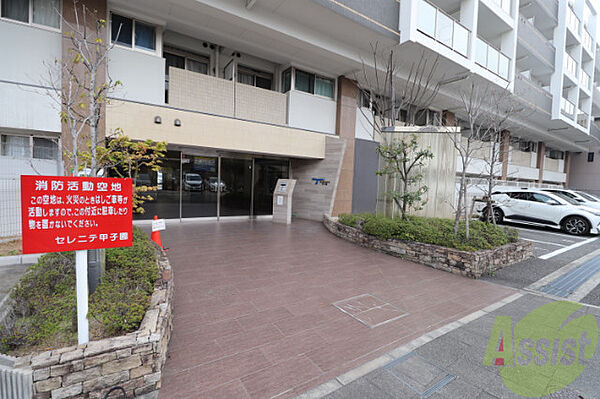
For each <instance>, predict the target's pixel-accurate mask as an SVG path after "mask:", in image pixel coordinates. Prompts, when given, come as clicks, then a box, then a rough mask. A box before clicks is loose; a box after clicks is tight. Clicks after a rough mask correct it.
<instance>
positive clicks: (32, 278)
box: [0, 227, 158, 352]
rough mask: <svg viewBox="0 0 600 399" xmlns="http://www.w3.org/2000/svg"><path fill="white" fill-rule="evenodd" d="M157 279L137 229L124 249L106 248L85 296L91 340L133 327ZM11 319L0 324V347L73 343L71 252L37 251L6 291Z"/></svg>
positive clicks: (147, 242)
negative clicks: (102, 269) (95, 282)
mask: <svg viewBox="0 0 600 399" xmlns="http://www.w3.org/2000/svg"><path fill="white" fill-rule="evenodd" d="M157 278H158V266H157V263H156V252H155V249H154V247H153V244H152V242H151V241H150V240H149V239H148V237H147V236H146V235H145V234H144V232H142V231H141V230H139V229H138V228H135V227H134V229H133V244H132V246H131V247H128V248H111V249H107V250H106V273H105V274H104V276H103V278H102V282H101V283H100V285H99V286H98V288H97V289H96V291H95V292H94V293H93V294H92V295H91V296H90V299H89V314H88V318H89V320H90V330H91V333H92V337H93V338H94V339H98V338H103V337H106V336H111V335H116V334H122V333H126V332H129V331H133V330H135V329H136V328H137V327H138V326H139V324H140V322H141V321H142V319H143V317H144V314H145V312H146V309H147V308H148V305H149V303H150V298H151V296H152V292H153V290H154V283H155V281H156V279H157ZM11 298H12V299H13V301H14V305H15V306H14V317H13V318H12V323H10V325H9V326H7V327H6V328H4V329H1V328H0V352H7V351H13V350H17V351H19V350H20V349H33V350H35V349H36V348H38V349H44V348H47V347H57V346H63V345H71V344H75V343H76V342H77V305H76V292H75V259H74V253H73V252H63V253H52V254H47V255H44V256H42V257H41V258H40V259H39V261H38V263H36V264H35V265H33V266H32V267H31V268H30V269H29V270H28V272H27V273H26V274H25V275H24V276H23V277H22V278H21V280H20V281H19V283H18V284H17V286H16V287H15V288H14V289H13V291H12V293H11Z"/></svg>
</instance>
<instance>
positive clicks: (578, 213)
mask: <svg viewBox="0 0 600 399" xmlns="http://www.w3.org/2000/svg"><path fill="white" fill-rule="evenodd" d="M492 201H493V205H492V215H493V218H494V219H495V221H496V223H502V222H503V221H510V222H514V223H523V224H529V225H534V226H545V227H552V228H556V229H561V230H562V231H564V232H565V233H568V234H573V235H586V234H589V233H592V234H598V233H600V230H599V229H600V210H598V209H594V208H590V207H587V206H584V205H581V204H580V203H578V202H577V201H575V200H573V199H570V198H569V197H568V196H559V195H557V194H554V193H550V192H547V191H542V190H529V189H527V190H518V189H514V190H508V191H502V192H495V193H494V194H492ZM481 215H482V216H481V217H482V218H485V217H486V216H487V215H488V212H487V206H485V205H484V207H483V209H481Z"/></svg>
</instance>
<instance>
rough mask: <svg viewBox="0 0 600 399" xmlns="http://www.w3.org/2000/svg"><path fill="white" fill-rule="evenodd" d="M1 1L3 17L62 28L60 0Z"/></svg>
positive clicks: (0, 14) (1, 14)
mask: <svg viewBox="0 0 600 399" xmlns="http://www.w3.org/2000/svg"><path fill="white" fill-rule="evenodd" d="M1 3H2V8H1V10H0V11H1V12H0V16H2V17H3V18H7V19H12V20H14V21H20V22H25V23H33V24H35V25H43V26H48V27H51V28H55V29H59V28H60V14H59V10H60V8H61V7H60V0H2V1H1Z"/></svg>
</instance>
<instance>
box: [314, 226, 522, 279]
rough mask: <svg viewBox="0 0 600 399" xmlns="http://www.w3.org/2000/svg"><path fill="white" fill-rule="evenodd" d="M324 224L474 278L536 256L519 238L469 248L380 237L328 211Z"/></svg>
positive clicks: (395, 252) (345, 235)
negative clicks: (488, 247) (480, 247)
mask: <svg viewBox="0 0 600 399" xmlns="http://www.w3.org/2000/svg"><path fill="white" fill-rule="evenodd" d="M323 224H324V225H325V227H326V228H327V230H329V231H330V232H332V233H333V234H335V235H336V236H338V237H341V238H343V239H345V240H348V241H351V242H354V243H356V244H358V245H360V246H363V247H366V248H371V249H374V250H376V251H380V252H384V253H386V254H389V255H393V256H397V257H399V258H402V259H406V260H409V261H412V262H416V263H421V264H424V265H427V266H431V267H433V268H434V269H440V270H445V271H447V272H451V273H455V274H460V275H463V276H469V277H472V278H479V277H481V275H482V274H485V273H491V272H493V271H495V270H498V269H501V268H503V267H504V266H507V265H511V264H513V263H517V262H521V261H523V260H525V259H528V258H530V257H531V256H533V245H532V244H531V242H528V241H517V242H515V243H510V244H506V245H503V246H501V247H498V248H494V249H487V250H480V251H475V252H466V251H459V250H457V249H452V248H446V247H441V246H439V245H432V244H423V243H419V242H411V241H401V240H385V241H384V240H380V239H378V238H377V237H375V236H372V235H369V234H366V233H364V232H363V231H361V230H359V229H357V228H354V227H350V226H346V225H344V224H341V223H339V222H338V221H337V218H332V217H329V216H326V215H325V216H324V217H323Z"/></svg>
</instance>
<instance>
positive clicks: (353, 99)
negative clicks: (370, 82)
mask: <svg viewBox="0 0 600 399" xmlns="http://www.w3.org/2000/svg"><path fill="white" fill-rule="evenodd" d="M357 98H358V87H357V86H356V83H354V81H352V80H350V79H348V78H346V77H344V76H340V77H339V78H338V91H337V105H336V106H337V110H336V127H335V134H336V135H337V136H339V138H340V140H344V141H345V142H346V150H345V151H344V158H343V159H342V168H341V171H340V176H339V179H338V185H337V190H336V192H335V199H334V203H333V212H332V214H333V216H337V215H339V214H341V213H352V186H353V182H354V139H355V135H356V133H355V131H356V108H357Z"/></svg>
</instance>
